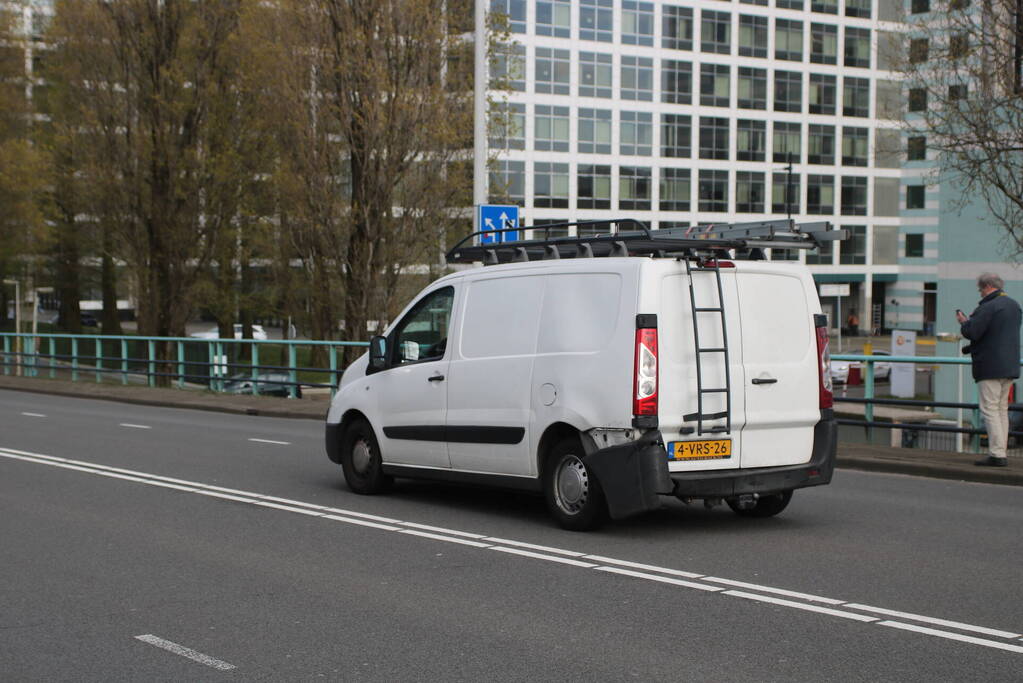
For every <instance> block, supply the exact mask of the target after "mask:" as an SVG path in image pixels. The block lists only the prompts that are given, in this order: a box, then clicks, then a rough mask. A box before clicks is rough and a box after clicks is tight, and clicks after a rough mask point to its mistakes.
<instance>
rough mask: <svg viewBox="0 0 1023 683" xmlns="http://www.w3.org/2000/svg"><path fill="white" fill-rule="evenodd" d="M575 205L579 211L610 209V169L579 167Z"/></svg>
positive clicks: (607, 167)
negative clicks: (577, 194)
mask: <svg viewBox="0 0 1023 683" xmlns="http://www.w3.org/2000/svg"><path fill="white" fill-rule="evenodd" d="M576 182H577V184H578V189H577V192H578V193H579V196H578V198H577V199H576V205H577V206H578V207H579V208H580V209H610V208H611V167H610V166H587V165H585V164H580V165H579V170H578V171H577V172H576Z"/></svg>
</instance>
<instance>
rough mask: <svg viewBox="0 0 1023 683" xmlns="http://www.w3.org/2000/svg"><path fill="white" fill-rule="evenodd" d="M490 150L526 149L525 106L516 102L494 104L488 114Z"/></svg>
mask: <svg viewBox="0 0 1023 683" xmlns="http://www.w3.org/2000/svg"><path fill="white" fill-rule="evenodd" d="M489 144H490V147H491V148H492V149H525V148H526V105H525V104H520V103H517V102H505V103H502V102H496V103H494V105H493V109H492V110H491V114H490V139H489Z"/></svg>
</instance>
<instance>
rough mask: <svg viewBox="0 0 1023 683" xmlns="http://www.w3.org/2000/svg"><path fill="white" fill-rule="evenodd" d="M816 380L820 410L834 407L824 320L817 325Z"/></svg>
mask: <svg viewBox="0 0 1023 683" xmlns="http://www.w3.org/2000/svg"><path fill="white" fill-rule="evenodd" d="M819 317H821V318H824V316H819ZM817 322H818V323H819V321H817ZM817 378H818V383H819V385H820V396H821V401H820V403H821V405H820V407H821V410H823V409H824V408H831V407H832V406H834V405H835V395H834V392H833V389H832V385H831V348H830V345H829V342H828V327H827V319H826V318H825V321H824V323H823V324H817Z"/></svg>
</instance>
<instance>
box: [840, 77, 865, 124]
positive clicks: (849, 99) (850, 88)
mask: <svg viewBox="0 0 1023 683" xmlns="http://www.w3.org/2000/svg"><path fill="white" fill-rule="evenodd" d="M842 114H843V115H845V116H862V117H864V118H866V117H869V116H870V79H869V78H853V77H851V76H846V77H845V78H843V79H842Z"/></svg>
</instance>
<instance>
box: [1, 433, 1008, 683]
mask: <svg viewBox="0 0 1023 683" xmlns="http://www.w3.org/2000/svg"><path fill="white" fill-rule="evenodd" d="M0 457H3V458H9V459H13V460H20V461H24V462H29V463H33V464H38V465H48V466H51V467H59V468H63V469H68V470H72V471H76V472H84V473H88V474H95V475H98V476H103V477H111V478H114V479H120V480H123V481H131V482H136V483H141V484H148V485H150V486H159V487H163V488H168V489H172V490H177V491H182V492H185V493H196V494H199V495H203V496H208V497H211V498H217V499H221V500H229V501H233V502H237V503H244V504H249V505H256V506H259V507H264V508H268V509H274V510H281V511H285V512H294V513H298V514H302V515H307V516H310V517H318V518H321V519H326V520H332V521H337V522H342V523H345V524H352V525H357V526H363V527H368V528H372V529H378V530H382V531H395V532H398V533H401V534H405V535H408V536H417V537H420V538H425V539H428V540H434V541H443V542H446V543H457V544H460V545H464V546H467V547H471V548H479V549H486V550H496V551H498V552H502V553H506V554H510V555H517V556H520V557H525V558H531V559H537V560H545V561H548V562H555V563H560V564H564V565H568V566H572V567H577V568H580V569H593V570H596V571H599V572H603V573H606V574H616V575H619V576H625V577H630V578H633V579H640V580H645V581H652V582H657V583H661V584H667V585H671V586H677V587H679V588H689V589H694V590H700V591H705V592H708V593H718V594H720V595H728V596H732V597H738V598H743V599H746V600H751V601H756V602H762V603H768V604H773V605H778V606H782V607H789V608H792V609H797V610H802V611H807V612H815V613H818V614H823V615H827V616H832V617H838V618H842V619H848V620H851V621H856V622H860V623H863V624H870V625H880V626H886V627H889V628H896V629H902V630H905V631H912V632H914V633H919V634H922V635H928V636H934V637H938V638H946V639H949V640H956V641H959V642H962V643H967V644H971V645H979V646H982V647H989V648H994V649H998V650H1003V651H1007V652H1015V653H1023V646H1021V645H1016V644H1009V643H1006V642H1003V641H1000V640H992V639H989V638H979V637H977V636H971V635H963V634H962V633H955V632H953V631H946V630H941V629H936V628H930V627H925V626H916V625H914V624H906V623H903V621H917V622H921V623H926V624H931V625H936V626H944V627H946V628H949V629H954V630H956V631H968V632H973V633H978V634H984V635H988V636H992V637H994V638H1002V639H1009V640H1015V639H1017V638H1020V633H1018V632H1012V631H1005V630H1001V629H995V628H988V627H985V626H977V625H973V624H966V623H963V622H958V621H950V620H947V619H939V618H936V617H928V616H925V615H920V614H912V613H909V612H898V611H896V610H889V609H884V608H881V607H871V606H869V605H863V604H859V603H854V602H845V601H843V600H837V599H835V598H828V597H823V596H818V595H810V594H808V593H801V592H798V591H792V590H787V589H783V588H775V587H773V586H762V585H758V584H753V583H747V582H744V581H736V580H733V579H726V578H719V577H714V576H706V575H703V574H698V573H695V572H687V571H683V570H680V569H673V568H670V567H658V566H656V565H649V564H642V563H639V562H632V561H629V560H622V559H616V558H612V557H604V556H602V555H592V554H586V553H582V552H578V551H574V550H566V549H563V548H554V547H551V546H544V545H537V544H535V543H526V542H524V541H516V540H513V539H506V538H497V537H492V536H486V535H484V534H475V533H470V532H467V531H460V530H457V529H448V528H445V527H438V526H431V525H426V524H419V523H417V522H406V521H402V520H397V519H391V518H388V517H381V516H379V515H371V514H367V513H364V512H357V511H355V510H345V509H341V508H333V507H326V506H323V505H314V504H312V503H305V502H302V501H297V500H292V499H288V498H279V497H276V496H269V495H264V494H260V493H254V492H251V491H241V490H238V489H231V488H225V487H223V486H213V485H211V484H203V483H199V482H194V481H189V480H186V479H175V478H172V477H163V476H160V475H156V474H148V473H145V472H137V471H134V470H126V469H122V468H118V467H110V466H107V465H99V464H96V463H90V462H84V461H80V460H71V459H68V458H60V457H55V456H50V455H43V454H40V453H32V452H28V451H20V450H16V449H13V448H4V447H0ZM680 577H681V578H680ZM686 579H692V580H686ZM716 584H719V585H716ZM736 588H744V589H746V590H736ZM765 594H766V595H765ZM778 596H785V597H778ZM863 612H868V613H873V614H878V615H884V616H893V617H899V618H900V619H902V620H903V621H892V620H884V619H882V617H880V616H871V614H863ZM146 637H152V638H156V636H146ZM139 639H143V637H142V636H139ZM158 640H161V639H158ZM1020 641H1021V642H1023V638H1020ZM146 642H149V641H146ZM166 642H170V641H166ZM172 645H175V646H176V647H179V648H181V646H180V645H176V644H173V643H172ZM183 649H185V650H187V649H188V648H183ZM190 652H194V651H190ZM196 654H201V653H196ZM202 656H204V657H205V656H206V655H202ZM211 659H212V658H211ZM214 661H219V660H214ZM228 666H232V665H228Z"/></svg>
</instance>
